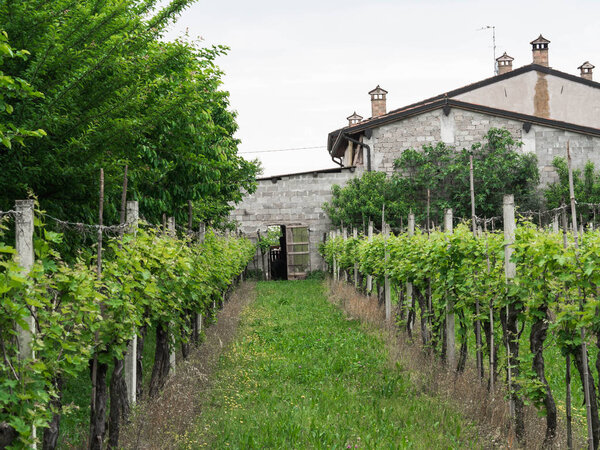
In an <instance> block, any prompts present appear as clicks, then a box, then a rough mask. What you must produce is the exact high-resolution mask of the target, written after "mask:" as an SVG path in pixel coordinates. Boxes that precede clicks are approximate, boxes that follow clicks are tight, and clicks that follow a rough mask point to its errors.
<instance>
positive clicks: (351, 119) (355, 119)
mask: <svg viewBox="0 0 600 450" xmlns="http://www.w3.org/2000/svg"><path fill="white" fill-rule="evenodd" d="M346 119H348V126H349V127H351V126H352V125H356V124H357V123H360V122H361V120H363V118H362V116H359V115H358V114H356V111H354V113H352V115H351V116H348V117H346Z"/></svg>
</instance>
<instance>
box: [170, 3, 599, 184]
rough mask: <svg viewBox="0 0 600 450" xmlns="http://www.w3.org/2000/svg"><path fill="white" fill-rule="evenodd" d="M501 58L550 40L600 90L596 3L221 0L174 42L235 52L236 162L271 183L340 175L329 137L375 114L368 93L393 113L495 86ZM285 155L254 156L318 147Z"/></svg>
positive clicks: (227, 64) (230, 64) (558, 60)
mask: <svg viewBox="0 0 600 450" xmlns="http://www.w3.org/2000/svg"><path fill="white" fill-rule="evenodd" d="M486 25H494V26H495V27H496V45H497V50H496V56H500V55H501V54H502V53H503V52H504V51H507V52H508V54H509V55H510V56H512V57H514V58H515V61H514V62H513V67H515V68H516V67H521V66H523V65H526V64H530V63H531V59H532V58H531V46H530V45H529V42H530V41H532V40H533V39H535V38H536V37H537V36H538V35H539V34H540V33H542V34H543V35H544V37H546V38H547V39H549V40H550V41H551V43H550V56H549V59H550V66H551V67H553V68H555V69H558V70H561V71H564V72H568V73H572V74H576V75H579V71H578V70H577V67H578V66H579V65H581V63H583V62H584V61H586V60H589V61H590V62H591V63H592V64H595V65H596V66H597V68H596V69H595V72H596V74H595V80H597V81H600V45H599V44H600V1H598V0H571V1H558V0H548V1H545V2H539V1H523V0H521V1H513V0H504V1H501V0H498V1H495V2H492V1H487V0H479V1H474V0H462V1H450V0H447V1H442V0H421V1H402V0H397V1H391V0H372V1H366V0H363V1H357V0H344V1H341V0H320V1H316V0H304V1H294V2H289V1H283V0H280V1H275V0H254V1H239V0H221V1H211V2H208V1H202V0H200V1H198V2H197V3H196V4H194V5H193V6H192V7H191V8H189V9H187V10H186V11H185V12H184V13H183V14H182V16H181V18H180V19H179V21H178V22H177V23H176V24H175V25H174V26H173V27H172V31H171V32H170V33H169V34H168V35H167V38H173V37H176V36H180V35H182V34H183V33H184V32H185V30H186V29H187V30H188V33H189V37H190V39H195V38H198V37H201V38H202V39H203V40H204V42H205V43H206V45H212V44H222V45H226V46H228V47H230V48H231V50H230V52H229V54H228V55H227V56H225V57H221V58H220V59H219V60H218V61H217V62H218V64H219V66H220V67H221V69H222V70H223V71H224V72H225V77H224V88H225V89H226V90H228V91H229V92H230V94H231V97H230V100H231V108H232V109H233V110H235V111H237V113H238V118H237V121H238V125H239V131H238V133H237V137H238V138H239V139H241V140H242V144H241V146H240V153H242V154H246V155H245V156H246V157H247V158H248V159H253V158H259V159H260V160H261V162H262V165H263V168H264V175H266V176H270V175H276V174H284V173H293V172H299V171H305V170H313V169H322V168H327V167H334V166H335V165H333V163H332V162H331V160H330V159H329V156H328V153H327V150H326V148H325V146H326V142H327V134H328V133H329V132H330V131H333V130H336V129H338V128H340V127H342V126H345V125H346V124H347V121H346V119H345V118H346V117H347V116H349V115H350V114H352V112H353V111H354V110H356V112H357V113H359V114H360V115H362V116H363V117H365V118H368V117H370V115H371V105H370V97H369V96H368V95H367V92H368V91H370V90H371V89H373V88H374V87H375V86H376V85H377V84H380V85H381V87H383V88H384V89H386V90H387V91H388V92H389V93H388V96H387V107H388V111H389V110H392V109H396V108H399V107H401V106H404V105H407V104H410V103H413V102H416V101H419V100H422V99H425V98H427V97H431V96H433V95H437V94H441V93H443V92H446V91H448V90H451V89H454V88H458V87H461V86H463V85H466V84H470V83H473V82H476V81H478V80H481V79H483V78H487V77H489V76H491V75H492V74H493V49H492V32H491V30H483V31H477V29H478V28H481V27H484V26H486ZM316 146H319V147H320V148H316V149H305V150H296V151H284V152H280V151H278V152H268V153H250V152H257V151H262V150H278V149H289V148H301V147H316Z"/></svg>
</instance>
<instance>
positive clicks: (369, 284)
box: [367, 220, 373, 295]
mask: <svg viewBox="0 0 600 450" xmlns="http://www.w3.org/2000/svg"><path fill="white" fill-rule="evenodd" d="M367 240H368V241H369V242H373V221H372V220H369V228H368V231H367ZM372 290H373V276H372V275H371V274H368V275H367V295H371V291H372Z"/></svg>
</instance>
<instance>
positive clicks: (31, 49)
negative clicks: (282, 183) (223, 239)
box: [0, 0, 258, 224]
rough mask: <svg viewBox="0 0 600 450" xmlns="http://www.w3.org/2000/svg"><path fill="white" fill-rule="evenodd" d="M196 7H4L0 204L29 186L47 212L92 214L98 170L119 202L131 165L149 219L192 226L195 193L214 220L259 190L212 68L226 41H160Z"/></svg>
mask: <svg viewBox="0 0 600 450" xmlns="http://www.w3.org/2000/svg"><path fill="white" fill-rule="evenodd" d="M190 3H192V0H171V1H168V2H163V3H162V5H163V6H161V7H160V8H159V7H158V6H157V4H158V2H156V1H155V0H102V1H86V2H81V1H73V0H54V1H51V2H49V1H46V0H26V1H6V2H1V3H0V30H4V31H3V32H2V34H1V35H0V70H1V71H2V74H1V75H2V76H1V77H0V94H1V95H0V123H1V125H0V140H1V143H2V144H3V145H2V146H0V167H2V172H1V174H0V210H3V209H4V210H5V209H9V207H10V206H11V205H12V202H13V201H14V199H16V198H26V197H27V194H28V191H33V192H35V193H36V195H37V196H38V198H39V200H40V202H41V204H43V205H44V208H45V209H46V210H47V211H48V213H49V214H52V215H54V216H58V217H69V218H70V219H72V220H77V221H86V220H87V219H89V218H90V217H94V216H95V214H94V212H95V211H96V209H97V192H98V179H97V173H98V171H99V169H100V168H103V169H104V172H105V179H106V197H107V199H110V198H113V199H116V198H119V196H120V190H121V184H122V179H123V173H124V169H125V167H126V166H128V178H129V188H128V190H129V192H130V194H131V195H130V198H132V199H136V200H139V201H140V207H141V208H142V209H143V211H144V213H145V217H146V219H147V220H149V221H150V222H152V223H158V222H160V219H161V216H162V214H163V213H165V212H172V211H174V212H175V216H176V219H177V221H178V222H180V223H181V222H185V221H186V220H187V205H188V201H189V200H191V201H192V202H193V205H194V215H195V218H196V219H197V220H201V221H204V222H206V223H209V224H210V223H213V224H218V223H220V222H222V221H223V220H224V219H225V218H226V217H227V215H228V212H229V210H230V208H231V206H229V205H230V202H236V201H239V200H240V199H241V196H242V194H241V192H242V191H243V190H247V191H250V192H251V191H252V190H253V189H254V179H255V175H256V173H257V171H258V164H257V163H256V162H248V161H246V160H244V159H243V158H241V157H240V156H238V155H237V144H238V141H237V140H236V139H235V138H234V137H233V136H234V133H235V131H236V129H237V125H236V122H235V114H234V113H232V112H231V111H229V110H228V107H229V99H228V93H227V92H225V91H222V90H221V88H220V85H221V76H222V73H221V71H220V70H219V68H218V67H217V66H216V65H215V60H216V58H217V57H219V56H221V55H223V54H225V52H226V50H227V49H226V48H225V47H220V46H217V47H211V48H202V47H201V46H200V44H199V43H198V42H192V41H189V40H186V39H179V40H176V41H174V42H166V41H165V40H163V35H164V33H165V30H166V29H167V27H168V25H169V24H171V23H172V22H173V21H174V20H175V19H176V17H177V16H178V14H180V13H181V12H182V11H183V10H184V9H185V8H186V7H187V6H188V5H189V4H190ZM21 49H26V50H21ZM34 137H37V138H38V139H33V138H34ZM21 144H25V145H21ZM110 204H112V205H114V204H118V202H115V201H113V202H109V205H108V206H107V210H106V211H105V215H106V220H107V221H108V222H110V223H115V222H118V211H117V208H115V207H112V206H110Z"/></svg>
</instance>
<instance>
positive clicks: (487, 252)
mask: <svg viewBox="0 0 600 450" xmlns="http://www.w3.org/2000/svg"><path fill="white" fill-rule="evenodd" d="M487 224H488V221H487V220H486V221H485V222H483V230H484V233H485V261H486V268H487V275H488V277H489V276H490V272H491V265H490V248H489V243H488V229H487ZM489 313H490V328H489V330H490V345H489V347H490V349H489V351H490V392H491V393H492V398H494V376H495V374H496V355H495V353H496V350H495V349H496V347H495V343H494V298H493V297H491V298H490V305H489Z"/></svg>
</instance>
